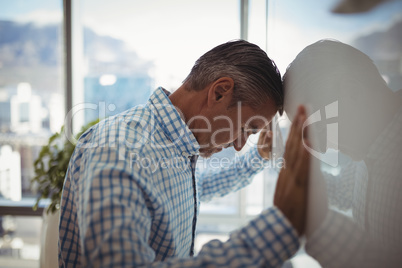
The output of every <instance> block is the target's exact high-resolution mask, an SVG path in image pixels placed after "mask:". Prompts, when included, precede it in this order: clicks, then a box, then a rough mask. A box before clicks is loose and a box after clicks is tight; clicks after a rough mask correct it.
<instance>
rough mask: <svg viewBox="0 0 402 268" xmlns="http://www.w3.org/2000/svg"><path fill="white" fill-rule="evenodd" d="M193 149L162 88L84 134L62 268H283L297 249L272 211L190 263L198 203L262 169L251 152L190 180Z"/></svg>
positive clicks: (63, 233)
mask: <svg viewBox="0 0 402 268" xmlns="http://www.w3.org/2000/svg"><path fill="white" fill-rule="evenodd" d="M198 150H199V145H198V143H197V141H196V139H195V137H194V136H193V134H192V132H191V131H190V130H189V128H188V127H187V126H186V124H185V122H184V121H183V120H182V118H181V117H180V115H179V113H178V111H177V110H176V109H175V108H174V107H173V105H172V104H171V102H170V100H169V98H168V95H167V93H165V92H164V90H163V89H162V88H158V89H157V90H156V91H155V92H154V93H153V94H152V96H151V97H150V99H149V101H148V103H147V104H146V105H144V106H138V107H134V108H132V109H130V110H128V111H126V112H123V113H121V114H119V115H117V116H114V117H109V118H107V119H106V120H103V121H102V122H100V123H99V124H97V125H96V126H94V127H93V128H91V129H90V130H89V131H87V132H86V133H85V134H83V135H82V136H81V138H80V140H79V142H78V144H77V146H76V149H75V151H74V153H73V155H72V157H71V160H70V163H69V168H68V172H67V175H66V180H65V184H64V189H63V194H62V201H61V210H60V213H61V214H60V225H59V265H60V266H61V267H138V266H143V267H154V266H155V267H168V266H169V267H170V266H171V267H206V266H208V267H215V266H221V267H261V266H268V267H279V266H280V265H281V263H283V262H284V261H285V260H286V259H288V258H289V257H291V256H292V255H293V254H294V253H295V252H296V251H297V249H298V247H299V241H298V236H297V233H296V231H295V229H294V228H293V227H292V226H291V224H290V222H289V221H288V220H287V219H286V218H285V217H284V215H283V214H282V213H281V212H280V211H279V209H277V208H276V207H272V208H269V209H266V210H264V211H263V212H262V213H261V214H260V215H259V216H258V217H256V218H255V219H254V220H252V221H250V222H249V224H248V225H247V226H245V227H243V228H242V229H239V230H237V231H235V232H233V233H232V234H231V235H230V238H229V240H228V241H226V242H221V241H218V240H213V241H211V242H209V243H207V244H205V245H204V246H203V248H202V249H201V250H200V252H199V253H198V254H197V256H194V257H190V253H191V251H192V245H193V242H194V230H195V224H196V216H197V213H198V211H199V209H197V208H198V207H199V206H200V201H204V200H209V199H211V198H212V197H215V196H223V195H225V194H227V193H229V192H233V191H236V190H238V189H240V188H242V187H244V186H245V185H247V184H249V183H250V182H251V178H252V176H253V175H254V174H256V173H257V172H259V171H261V170H262V168H263V167H264V164H263V162H264V161H262V159H261V158H260V156H259V154H258V152H257V150H256V149H255V148H254V149H253V150H251V151H250V152H249V153H248V154H246V155H245V156H244V157H243V158H239V159H237V160H236V161H237V162H233V163H232V164H231V165H230V166H229V167H227V168H223V169H222V170H220V171H215V170H206V171H205V172H203V173H196V176H193V175H194V174H193V172H192V168H191V158H192V156H194V155H197V154H198ZM250 159H257V160H259V162H258V161H250ZM239 161H240V162H241V161H243V162H241V165H238V163H239ZM256 163H257V164H256ZM258 163H259V164H258Z"/></svg>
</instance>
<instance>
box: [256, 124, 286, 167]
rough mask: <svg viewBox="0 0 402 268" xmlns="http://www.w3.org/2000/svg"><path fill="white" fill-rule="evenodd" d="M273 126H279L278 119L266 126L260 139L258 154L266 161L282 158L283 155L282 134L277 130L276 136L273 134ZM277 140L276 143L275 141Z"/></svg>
mask: <svg viewBox="0 0 402 268" xmlns="http://www.w3.org/2000/svg"><path fill="white" fill-rule="evenodd" d="M272 124H277V120H276V118H274V119H273V121H272V122H271V123H269V124H268V125H267V126H265V127H264V128H263V129H262V130H261V132H260V137H259V138H258V145H257V148H258V153H259V154H260V156H261V157H262V158H264V159H265V160H272V159H275V158H278V157H281V156H282V154H283V139H282V135H281V132H280V131H279V129H277V131H276V134H275V136H274V135H273V132H272ZM274 138H275V141H274V140H273V139H274Z"/></svg>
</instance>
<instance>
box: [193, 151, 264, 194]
mask: <svg viewBox="0 0 402 268" xmlns="http://www.w3.org/2000/svg"><path fill="white" fill-rule="evenodd" d="M269 163H270V162H269V161H268V160H265V159H263V158H262V157H261V156H260V154H259V153H258V150H257V148H255V147H254V148H251V149H250V150H249V151H248V152H247V153H245V154H244V155H242V156H240V157H238V156H236V157H235V158H234V159H233V160H232V161H231V162H230V164H228V165H221V166H220V167H219V168H207V169H204V170H203V171H200V170H199V169H197V170H196V179H197V192H198V195H199V198H200V201H203V202H205V201H209V200H211V199H212V198H214V197H222V196H225V195H227V194H229V193H231V192H234V191H237V190H240V189H241V188H243V187H245V186H247V185H248V184H250V183H251V182H252V180H253V176H254V175H255V174H257V173H258V172H260V171H261V170H262V169H263V168H264V167H266V166H269Z"/></svg>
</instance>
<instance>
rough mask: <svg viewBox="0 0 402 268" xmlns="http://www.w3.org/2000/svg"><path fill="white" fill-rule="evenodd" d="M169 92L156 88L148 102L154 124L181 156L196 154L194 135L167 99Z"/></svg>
mask: <svg viewBox="0 0 402 268" xmlns="http://www.w3.org/2000/svg"><path fill="white" fill-rule="evenodd" d="M169 95H170V92H168V91H167V90H165V89H164V88H162V87H158V88H157V89H156V90H155V92H154V93H153V94H152V95H151V97H150V99H149V102H150V104H151V112H152V113H153V117H154V118H155V120H156V122H157V123H158V124H159V126H160V127H161V128H162V130H163V132H164V133H165V135H166V137H167V138H168V139H169V140H170V141H171V142H172V143H173V144H174V145H176V147H177V148H178V149H179V150H180V151H181V152H182V155H183V156H187V157H188V156H192V155H196V154H198V150H199V148H200V145H199V144H198V142H197V140H196V139H195V137H194V134H193V133H192V132H191V130H190V129H189V128H188V126H187V125H186V123H185V122H184V121H183V119H182V117H181V116H180V114H179V112H178V111H177V109H176V107H175V106H174V105H173V104H172V102H171V101H170V99H169V97H168V96H169Z"/></svg>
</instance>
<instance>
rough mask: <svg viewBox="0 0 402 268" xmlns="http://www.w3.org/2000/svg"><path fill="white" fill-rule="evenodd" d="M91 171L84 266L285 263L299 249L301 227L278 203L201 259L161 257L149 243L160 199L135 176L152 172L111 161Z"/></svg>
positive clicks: (83, 221)
mask: <svg viewBox="0 0 402 268" xmlns="http://www.w3.org/2000/svg"><path fill="white" fill-rule="evenodd" d="M89 169H90V170H91V172H88V173H87V174H88V175H89V176H91V178H90V179H88V180H87V181H89V182H90V184H88V185H87V186H84V187H83V189H81V190H80V191H84V192H86V194H85V195H83V196H87V197H83V198H81V200H79V203H80V206H81V205H82V207H84V210H82V211H78V213H79V214H80V215H81V217H80V221H79V225H80V232H81V234H80V237H81V238H80V239H81V241H82V246H83V247H84V248H83V249H82V252H83V254H84V256H83V260H84V261H83V263H81V264H82V265H83V266H84V267H184V268H185V267H262V266H264V267H280V266H281V264H282V263H283V262H284V261H285V260H287V259H288V258H290V257H291V256H292V255H293V254H295V252H296V251H297V249H298V247H299V241H298V235H297V232H296V231H295V229H294V228H293V227H292V226H291V224H290V222H289V221H288V220H287V219H286V218H285V216H284V215H283V214H282V213H281V212H280V211H279V209H277V208H276V207H272V208H270V209H267V210H265V211H263V212H262V213H261V214H260V215H259V216H258V217H256V218H255V219H254V220H252V221H250V222H249V224H248V225H247V226H245V227H244V228H242V229H240V230H238V231H235V232H234V233H232V234H231V236H230V239H229V240H228V241H226V242H220V241H218V240H212V241H210V242H209V243H207V244H205V245H204V246H203V248H202V249H201V251H200V252H199V254H198V255H197V256H196V257H193V258H190V257H187V258H169V259H166V260H164V261H160V260H156V258H155V256H156V254H155V252H154V250H153V249H152V248H151V247H150V245H149V244H150V231H151V228H152V219H153V218H154V217H158V215H157V211H158V208H157V207H153V206H154V204H157V202H153V201H152V200H151V199H152V197H151V196H147V194H146V193H147V192H149V191H150V190H149V189H146V187H147V186H146V184H141V182H140V180H134V179H133V176H140V177H141V178H149V177H147V176H151V174H136V173H128V172H126V171H125V170H126V169H125V167H124V166H123V165H122V166H120V165H119V164H117V165H116V164H110V163H108V164H102V165H99V164H96V166H95V167H93V168H89ZM144 172H146V170H145V171H144ZM90 174H92V175H90ZM166 224H168V223H166ZM155 239H158V237H156V238H155ZM160 239H163V238H160ZM167 243H169V241H167ZM158 244H160V245H161V246H164V245H163V243H162V242H160V241H159V242H158Z"/></svg>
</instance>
